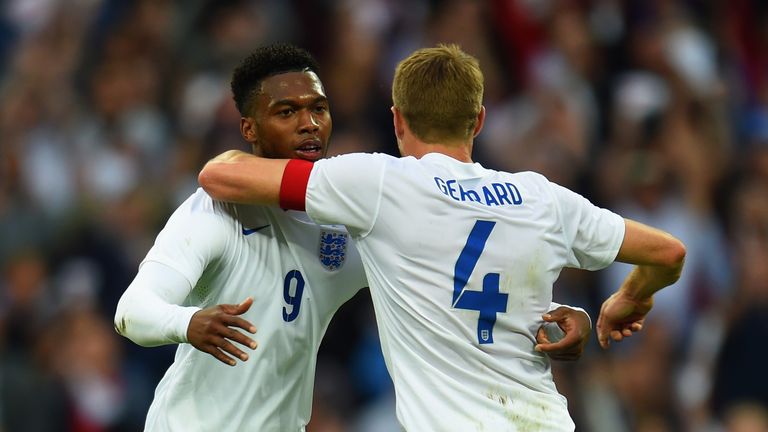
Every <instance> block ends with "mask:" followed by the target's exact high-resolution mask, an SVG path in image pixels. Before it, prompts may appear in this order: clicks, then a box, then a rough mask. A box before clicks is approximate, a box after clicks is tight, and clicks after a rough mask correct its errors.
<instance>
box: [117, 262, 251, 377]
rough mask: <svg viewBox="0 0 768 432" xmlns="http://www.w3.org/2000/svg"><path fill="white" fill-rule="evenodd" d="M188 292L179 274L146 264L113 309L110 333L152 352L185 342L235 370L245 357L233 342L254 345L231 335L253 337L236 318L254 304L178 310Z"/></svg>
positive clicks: (247, 323) (247, 340)
mask: <svg viewBox="0 0 768 432" xmlns="http://www.w3.org/2000/svg"><path fill="white" fill-rule="evenodd" d="M191 289H192V287H191V286H190V283H189V281H188V280H187V278H186V277H184V275H182V274H181V273H179V272H177V271H176V270H174V269H173V268H171V267H168V266H166V265H164V264H161V263H158V262H154V261H147V262H145V263H144V264H143V265H142V266H141V268H140V269H139V272H138V274H137V275H136V277H135V278H134V280H133V282H131V284H130V285H129V286H128V289H126V290H125V292H124V293H123V295H122V297H120V301H119V302H118V304H117V310H116V312H115V319H114V321H115V329H116V330H117V332H118V333H119V334H121V335H123V336H125V337H127V338H128V339H130V340H132V341H133V342H135V343H136V344H138V345H141V346H146V347H153V346H159V345H167V344H173V343H190V344H191V345H192V346H194V347H195V348H197V349H198V350H200V351H203V352H207V353H209V354H211V355H212V356H214V357H216V358H217V359H218V360H220V361H221V362H223V363H226V364H228V365H231V366H234V364H235V360H234V359H232V358H231V357H229V356H227V355H226V354H225V352H226V353H228V354H230V355H232V356H234V357H236V358H238V359H240V360H242V361H246V360H247V359H248V355H247V354H246V353H244V352H243V351H241V350H240V349H239V348H237V347H236V346H235V345H234V344H232V342H230V341H235V342H238V343H240V344H241V345H244V346H248V347H250V348H251V349H255V348H256V342H254V341H253V340H252V339H251V338H249V337H247V336H245V335H244V334H243V333H241V332H239V331H237V330H235V327H238V328H241V329H243V330H246V331H249V332H251V333H254V332H255V331H256V328H255V327H254V326H253V325H252V324H251V323H249V322H248V321H246V320H244V319H243V318H240V317H239V316H238V315H241V314H243V313H245V312H246V311H247V310H248V308H250V306H251V304H252V303H253V300H252V299H251V298H248V299H246V300H245V301H244V302H242V303H240V304H239V305H217V306H213V307H210V308H207V309H200V308H199V307H194V306H181V303H182V302H183V301H184V299H185V298H186V297H187V296H188V295H189V292H190V291H191Z"/></svg>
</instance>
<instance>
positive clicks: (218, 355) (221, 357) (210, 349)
mask: <svg viewBox="0 0 768 432" xmlns="http://www.w3.org/2000/svg"><path fill="white" fill-rule="evenodd" d="M201 351H204V352H207V353H208V354H210V355H212V356H213V357H214V358H215V359H216V360H218V361H220V362H222V363H224V364H225V365H228V366H234V365H235V364H237V363H236V362H235V359H233V358H232V357H230V356H228V355H226V354H224V352H222V351H221V350H220V349H219V348H217V347H216V346H214V345H208V346H206V347H204V348H203V349H202V350H201Z"/></svg>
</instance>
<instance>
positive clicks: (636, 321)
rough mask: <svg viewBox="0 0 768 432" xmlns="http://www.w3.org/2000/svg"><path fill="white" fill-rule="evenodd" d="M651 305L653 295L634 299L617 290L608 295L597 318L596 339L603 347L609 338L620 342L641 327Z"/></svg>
mask: <svg viewBox="0 0 768 432" xmlns="http://www.w3.org/2000/svg"><path fill="white" fill-rule="evenodd" d="M652 307H653V297H649V298H647V299H645V300H636V299H633V298H631V297H628V296H626V295H625V294H623V293H622V292H617V293H614V294H613V295H611V296H610V297H608V299H607V300H606V301H605V302H603V306H602V307H601V308H600V316H599V317H598V318H597V341H598V342H599V343H600V346H601V347H603V349H606V348H608V346H609V345H610V344H611V340H613V341H616V342H621V341H622V340H623V339H624V338H625V337H630V336H632V335H633V334H634V333H637V332H639V331H640V330H642V329H643V322H644V321H645V316H646V315H647V314H648V312H650V310H651V308H652Z"/></svg>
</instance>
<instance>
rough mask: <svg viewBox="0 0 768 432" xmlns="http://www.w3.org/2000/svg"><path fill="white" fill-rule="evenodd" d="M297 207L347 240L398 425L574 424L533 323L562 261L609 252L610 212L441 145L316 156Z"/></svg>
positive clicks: (537, 427)
mask: <svg viewBox="0 0 768 432" xmlns="http://www.w3.org/2000/svg"><path fill="white" fill-rule="evenodd" d="M306 208H307V214H309V215H310V217H312V219H314V220H315V221H316V222H319V223H339V224H344V225H346V226H347V228H348V229H349V232H350V233H351V234H352V236H353V237H354V238H355V239H356V240H357V247H358V249H359V250H360V254H361V256H362V259H363V264H364V266H365V269H366V273H367V275H368V282H369V284H370V289H371V295H372V297H373V303H374V307H375V310H376V319H377V322H378V327H379V332H380V336H381V342H382V349H383V351H384V356H385V359H386V362H387V367H388V368H389V372H390V374H391V376H392V379H393V381H394V384H395V392H396V396H397V416H398V419H399V421H400V422H401V424H402V425H403V427H405V428H406V430H408V431H411V432H425V431H462V432H465V431H547V432H551V431H572V430H574V424H573V421H572V420H571V418H570V416H569V414H568V409H567V403H566V400H565V398H564V397H563V396H562V395H560V394H559V393H558V391H557V389H556V388H555V385H554V382H553V380H552V374H551V370H550V362H549V359H548V357H547V356H546V355H544V354H542V353H538V352H536V351H534V349H533V348H534V345H535V344H536V331H537V329H538V328H539V326H540V325H541V324H542V320H541V315H542V314H543V313H545V312H546V311H547V310H548V307H549V305H550V301H551V300H552V284H553V283H554V281H555V280H556V279H557V277H558V275H559V274H560V271H561V269H562V268H564V267H576V268H582V269H589V270H596V269H600V268H603V267H605V266H607V265H608V264H610V263H611V262H612V261H613V260H614V259H615V257H616V254H617V253H618V250H619V248H620V246H621V243H622V240H623V237H624V221H623V219H622V218H621V217H619V216H618V215H616V214H614V213H612V212H610V211H608V210H605V209H600V208H597V207H595V206H594V205H592V204H591V203H590V202H589V201H587V200H586V199H585V198H583V197H581V196H580V195H578V194H576V193H574V192H571V191H569V190H567V189H565V188H563V187H561V186H558V185H556V184H554V183H551V182H549V181H548V180H547V179H546V178H544V177H543V176H541V175H539V174H536V173H532V172H521V173H515V174H510V173H505V172H498V171H493V170H489V169H485V168H483V167H482V166H481V165H480V164H477V163H474V164H473V163H462V162H459V161H457V160H455V159H453V158H450V157H448V156H445V155H442V154H438V153H431V154H428V155H426V156H424V157H422V158H421V159H415V158H413V157H407V158H394V157H391V156H387V155H382V154H373V155H371V154H351V155H344V156H338V157H334V158H331V159H326V160H322V161H318V162H316V163H315V165H314V167H313V169H312V172H311V175H310V178H309V183H308V188H307V194H306Z"/></svg>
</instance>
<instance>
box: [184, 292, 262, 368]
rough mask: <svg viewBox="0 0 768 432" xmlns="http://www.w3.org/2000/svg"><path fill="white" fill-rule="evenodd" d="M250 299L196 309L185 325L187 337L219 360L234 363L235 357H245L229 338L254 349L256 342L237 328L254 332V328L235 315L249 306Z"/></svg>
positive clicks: (243, 359) (193, 343)
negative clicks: (186, 325) (187, 324)
mask: <svg viewBox="0 0 768 432" xmlns="http://www.w3.org/2000/svg"><path fill="white" fill-rule="evenodd" d="M252 304H253V299H252V298H251V297H248V298H247V299H245V300H244V301H243V302H242V303H240V304H236V305H232V304H221V305H216V306H212V307H209V308H207V309H203V310H199V311H197V312H195V314H194V315H192V319H191V320H190V321H189V327H188V328H187V340H188V341H189V343H190V344H192V346H194V347H195V348H197V349H199V350H200V351H203V352H207V353H208V354H210V355H212V356H214V357H216V358H217V359H218V360H219V361H220V362H222V363H225V364H228V365H230V366H234V365H235V363H236V362H235V359H233V358H232V357H230V356H228V355H227V354H226V353H229V354H230V355H232V356H234V357H235V358H237V359H240V360H242V361H246V360H248V354H246V353H245V352H243V351H242V350H240V349H239V348H238V347H237V346H235V344H233V343H232V341H234V342H237V343H239V344H240V345H243V346H247V347H249V348H251V349H256V346H257V344H256V341H254V340H253V339H251V338H249V337H248V336H246V335H245V334H244V333H242V332H241V331H239V330H237V329H236V327H237V328H241V329H243V330H245V331H247V332H249V333H256V327H254V325H253V324H251V323H249V322H248V321H246V320H244V319H243V318H240V317H239V316H238V315H242V314H244V313H245V312H246V311H247V310H248V309H250V307H251V305H252Z"/></svg>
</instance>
